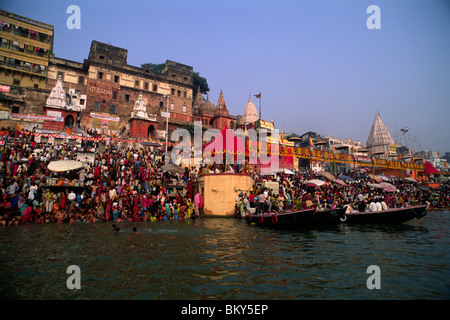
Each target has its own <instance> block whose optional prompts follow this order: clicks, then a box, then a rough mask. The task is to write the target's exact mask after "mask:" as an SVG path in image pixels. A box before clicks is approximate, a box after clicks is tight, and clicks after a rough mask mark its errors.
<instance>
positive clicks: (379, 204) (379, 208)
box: [375, 199, 383, 211]
mask: <svg viewBox="0 0 450 320" xmlns="http://www.w3.org/2000/svg"><path fill="white" fill-rule="evenodd" d="M375 205H376V210H375V211H381V210H383V207H382V206H381V203H380V200H379V199H377V201H376V202H375Z"/></svg>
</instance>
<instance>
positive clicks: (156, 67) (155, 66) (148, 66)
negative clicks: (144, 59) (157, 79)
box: [141, 63, 166, 73]
mask: <svg viewBox="0 0 450 320" xmlns="http://www.w3.org/2000/svg"><path fill="white" fill-rule="evenodd" d="M165 66H166V64H165V63H144V64H141V68H143V69H145V70H146V71H147V70H148V71H152V72H157V73H161V72H162V71H163V70H164V67H165Z"/></svg>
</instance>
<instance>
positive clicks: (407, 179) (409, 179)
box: [403, 177, 417, 182]
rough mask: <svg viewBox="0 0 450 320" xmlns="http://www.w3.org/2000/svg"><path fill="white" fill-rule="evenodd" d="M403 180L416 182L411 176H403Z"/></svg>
mask: <svg viewBox="0 0 450 320" xmlns="http://www.w3.org/2000/svg"><path fill="white" fill-rule="evenodd" d="M403 180H406V181H409V182H417V180H416V179H414V178H411V177H406V178H404V179H403Z"/></svg>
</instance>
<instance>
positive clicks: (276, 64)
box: [0, 0, 450, 153]
mask: <svg viewBox="0 0 450 320" xmlns="http://www.w3.org/2000/svg"><path fill="white" fill-rule="evenodd" d="M69 5H78V6H79V7H80V9H81V29H79V30H77V29H72V30H70V29H68V28H67V24H66V22H67V20H68V18H69V17H70V14H68V13H66V9H67V7H68V6H69ZM370 5H377V6H378V7H379V8H380V12H381V15H380V21H381V29H374V30H370V29H369V28H368V27H367V25H366V21H367V20H368V19H369V18H370V17H371V15H372V13H367V8H368V7H369V6H370ZM0 8H2V9H4V10H7V11H11V12H14V13H17V14H19V15H22V16H26V17H29V18H32V19H35V20H39V21H42V22H46V23H49V24H52V25H54V27H55V39H54V53H55V55H56V56H57V57H60V58H64V59H69V60H74V61H78V62H82V61H83V60H84V59H87V57H88V54H89V49H90V45H91V41H92V40H97V41H100V42H105V43H111V44H112V45H115V46H118V47H121V48H125V49H127V50H128V64H130V65H133V66H140V65H141V64H142V63H146V62H152V63H163V62H165V60H167V59H168V60H173V61H176V62H180V63H183V64H187V65H189V66H192V67H193V68H194V71H195V72H199V73H200V75H201V76H203V77H205V78H207V80H208V84H209V87H210V89H211V90H210V92H209V99H210V101H211V102H213V103H214V104H216V103H217V99H218V97H219V93H220V91H221V90H222V91H223V94H224V98H225V101H226V104H227V106H228V110H229V111H230V113H231V114H233V115H238V114H242V113H243V111H244V107H245V105H246V103H247V101H248V97H249V95H250V94H251V95H252V100H253V102H254V103H255V105H256V106H257V107H258V108H259V100H258V99H256V98H255V97H254V96H253V95H255V94H257V93H259V92H261V93H262V95H261V107H262V118H263V119H264V120H274V121H275V126H276V127H277V128H278V129H280V130H286V131H287V132H289V133H290V132H294V133H298V134H303V133H306V132H308V131H314V132H317V133H318V134H320V135H323V136H325V135H331V136H335V137H339V138H344V139H346V138H352V139H355V140H360V141H361V142H362V143H363V144H365V143H366V141H367V137H368V135H369V132H370V128H371V126H372V122H373V119H374V117H375V113H376V112H378V113H379V114H380V116H381V119H382V120H383V122H384V123H385V125H386V126H387V128H388V130H389V131H390V133H391V135H392V137H393V138H394V140H396V139H397V138H399V139H400V138H401V139H402V140H401V142H404V139H403V138H402V137H401V135H400V129H402V128H405V127H408V128H409V134H408V139H409V140H408V142H409V144H410V146H411V147H412V149H413V151H419V150H436V151H440V152H441V153H444V152H447V151H450V140H449V138H450V129H449V128H450V126H449V120H450V1H447V0H420V1H417V0H404V1H402V0H395V1H392V0H390V1H382V0H370V1H366V0H327V1H324V0H296V1H283V0H278V1H275V0H273V1H272V0H270V1H269V0H260V1H256V0H254V1H249V0H237V1H235V0H224V1H222V0H153V1H152V0H146V1H143V0H127V1H114V0H107V1H106V0H101V1H100V0H89V1H84V0H82V1H76V0H70V1H61V0H59V1H56V0H54V1H44V0H37V1H29V0H13V1H8V0H6V1H5V0H2V1H1V3H0Z"/></svg>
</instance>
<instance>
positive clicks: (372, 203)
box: [369, 198, 377, 212]
mask: <svg viewBox="0 0 450 320" xmlns="http://www.w3.org/2000/svg"><path fill="white" fill-rule="evenodd" d="M369 201H370V204H369V211H370V212H373V211H377V205H376V203H375V200H374V199H373V198H370V199H369Z"/></svg>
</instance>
